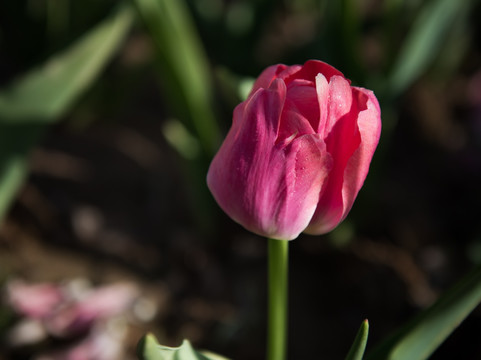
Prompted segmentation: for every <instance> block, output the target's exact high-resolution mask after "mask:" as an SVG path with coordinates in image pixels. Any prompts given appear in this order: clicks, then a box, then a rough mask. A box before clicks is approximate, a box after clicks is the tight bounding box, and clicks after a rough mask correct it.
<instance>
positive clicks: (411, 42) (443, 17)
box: [388, 0, 470, 95]
mask: <svg viewBox="0 0 481 360" xmlns="http://www.w3.org/2000/svg"><path fill="white" fill-rule="evenodd" d="M469 6H470V1H452V0H432V1H430V2H427V3H426V4H425V5H424V6H423V7H422V8H421V11H420V12H419V14H418V16H417V18H416V20H415V22H414V24H413V26H412V27H411V29H410V31H409V33H408V35H407V37H406V39H405V41H404V44H403V45H402V47H401V50H400V52H399V54H398V56H397V60H396V61H395V62H394V65H393V67H392V73H391V75H390V77H389V80H388V81H389V90H390V92H391V93H392V94H393V95H397V94H399V93H400V92H402V91H404V90H405V89H406V88H407V87H408V86H409V85H411V84H412V83H413V81H415V80H416V79H417V78H418V77H419V76H420V75H421V74H422V73H423V72H424V71H425V70H426V68H427V67H428V66H429V65H430V64H431V63H432V61H433V60H434V59H435V58H436V57H437V56H438V54H439V52H440V50H441V48H442V47H443V45H444V39H445V37H446V35H447V34H448V32H449V31H450V29H451V27H452V25H453V23H454V22H455V20H456V19H458V18H459V17H460V15H462V14H463V13H465V11H464V9H465V7H469Z"/></svg>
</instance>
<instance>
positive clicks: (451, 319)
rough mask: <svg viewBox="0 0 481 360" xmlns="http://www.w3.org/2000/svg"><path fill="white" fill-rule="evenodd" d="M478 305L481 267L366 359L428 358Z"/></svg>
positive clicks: (417, 359)
mask: <svg viewBox="0 0 481 360" xmlns="http://www.w3.org/2000/svg"><path fill="white" fill-rule="evenodd" d="M480 302H481V265H480V266H478V267H477V268H476V269H474V270H473V271H472V272H471V273H470V274H469V275H467V276H466V277H465V278H464V279H462V280H461V281H460V282H459V283H458V284H457V285H455V286H454V287H453V288H452V289H451V290H449V291H448V292H446V293H445V294H444V295H443V296H442V297H441V298H439V299H438V301H436V303H434V305H432V306H431V307H429V308H428V309H426V310H424V311H423V312H421V313H420V314H419V315H418V316H417V317H415V318H414V319H413V320H412V321H410V322H408V323H407V324H406V325H405V326H404V327H403V328H401V329H400V330H399V331H398V332H397V333H395V334H394V335H393V336H391V337H390V338H388V339H387V340H386V341H385V342H383V343H382V344H381V345H379V346H378V347H377V348H376V349H375V350H374V351H373V352H372V353H370V354H368V355H369V356H368V357H367V359H368V360H384V359H389V360H423V359H427V358H428V357H429V356H430V355H431V354H432V353H433V352H434V351H435V350H436V349H437V348H438V347H439V345H441V343H442V342H443V341H444V340H445V339H446V338H447V337H448V336H449V335H450V334H451V333H452V332H453V331H454V330H455V329H456V328H457V327H458V326H459V324H460V323H461V322H462V321H463V320H464V319H465V318H466V317H467V316H468V315H469V313H470V312H471V311H472V310H473V309H474V308H475V307H476V306H477V305H478V304H479V303H480Z"/></svg>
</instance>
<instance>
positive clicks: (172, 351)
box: [137, 334, 227, 360]
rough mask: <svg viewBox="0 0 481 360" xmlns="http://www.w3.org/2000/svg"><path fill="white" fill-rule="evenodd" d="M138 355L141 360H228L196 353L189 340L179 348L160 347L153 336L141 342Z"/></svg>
mask: <svg viewBox="0 0 481 360" xmlns="http://www.w3.org/2000/svg"><path fill="white" fill-rule="evenodd" d="M137 355H138V357H139V359H140V360H227V358H225V357H222V356H220V355H216V354H212V353H207V352H206V353H202V352H198V351H195V350H194V349H193V348H192V346H191V345H190V342H189V341H188V340H184V342H183V343H182V345H181V346H179V347H168V346H163V345H159V343H158V342H157V339H156V338H155V337H154V335H152V334H147V335H146V336H144V337H143V338H142V339H141V340H140V342H139V344H138V346H137Z"/></svg>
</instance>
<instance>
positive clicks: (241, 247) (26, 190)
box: [0, 0, 481, 360]
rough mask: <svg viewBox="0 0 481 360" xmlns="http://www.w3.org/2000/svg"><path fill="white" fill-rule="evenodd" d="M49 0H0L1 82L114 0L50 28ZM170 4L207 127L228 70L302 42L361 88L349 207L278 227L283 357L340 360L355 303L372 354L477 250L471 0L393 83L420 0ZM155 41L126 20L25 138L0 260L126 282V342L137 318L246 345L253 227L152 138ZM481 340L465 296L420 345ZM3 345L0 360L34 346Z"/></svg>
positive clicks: (203, 162)
mask: <svg viewBox="0 0 481 360" xmlns="http://www.w3.org/2000/svg"><path fill="white" fill-rule="evenodd" d="M47 3H48V1H43V2H40V1H39V2H38V3H35V2H34V1H3V2H2V3H0V87H5V86H6V85H7V84H9V83H10V81H12V80H13V79H15V78H17V77H19V76H21V75H22V74H24V73H25V72H26V71H27V70H28V69H30V68H31V67H33V66H35V65H36V64H38V63H40V62H42V61H44V60H45V59H47V58H48V57H49V56H50V55H51V54H53V53H55V52H56V51H59V50H60V49H62V48H64V47H65V46H67V45H68V44H70V43H71V42H73V41H75V39H77V38H78V36H79V35H81V34H82V33H84V32H85V31H87V30H88V29H89V28H91V27H92V26H93V25H94V24H96V23H97V22H99V21H101V20H102V19H103V18H104V17H105V16H106V15H107V14H108V13H109V11H110V10H111V9H112V8H113V7H114V6H115V5H116V4H115V2H114V1H102V2H99V1H75V0H72V1H69V2H68V3H69V7H68V9H67V10H65V11H66V12H67V13H68V21H65V24H63V25H62V23H61V25H58V26H59V27H58V29H60V30H59V31H54V32H49V25H48V24H49V23H48V21H49V18H48V16H46V15H45V14H46V12H45V11H44V8H43V7H42V6H47ZM186 3H187V5H188V11H189V14H190V16H192V18H193V21H194V24H195V31H196V32H197V35H198V36H199V38H200V39H201V44H202V46H203V47H204V49H205V52H206V54H207V58H208V61H209V64H210V65H209V66H210V69H211V74H210V76H211V78H212V79H213V82H214V89H215V96H214V103H213V104H212V107H213V109H214V111H215V114H216V119H217V123H218V126H219V128H220V131H221V133H222V134H225V132H226V131H227V129H228V127H229V126H230V122H231V114H232V109H233V108H234V106H235V105H236V103H237V102H238V101H239V100H240V99H239V98H237V97H236V96H233V95H232V94H231V93H229V92H228V91H225V84H224V82H223V76H222V74H224V73H225V72H228V73H229V74H230V75H232V76H233V77H235V78H239V79H241V78H244V77H252V78H254V77H256V76H257V75H258V74H259V73H260V71H262V69H264V68H265V67H266V66H269V65H271V64H274V63H286V64H294V63H300V64H302V63H304V62H305V61H306V60H307V59H310V58H316V59H321V60H324V61H327V62H329V63H330V64H332V65H333V66H335V67H337V68H338V69H340V70H341V71H342V72H343V73H344V74H345V75H346V77H348V78H350V79H352V81H353V83H354V84H356V85H359V86H365V87H368V88H371V89H373V90H374V92H375V93H376V94H377V95H378V98H379V100H380V103H381V108H382V114H383V116H382V117H383V132H382V134H381V142H380V145H379V148H378V150H377V152H376V154H375V156H374V159H373V162H372V165H371V171H370V173H369V175H368V177H367V180H366V183H365V186H364V188H363V189H362V191H361V193H360V194H359V197H358V200H357V201H356V203H355V205H354V208H353V209H352V211H351V213H350V215H349V216H348V218H347V220H346V221H345V222H343V223H342V224H341V225H340V226H339V227H338V228H337V229H336V230H334V231H333V232H332V233H330V234H327V235H324V236H307V235H306V236H304V235H301V236H300V238H299V239H297V240H295V241H292V242H291V243H290V250H291V259H290V270H291V271H290V320H289V321H290V327H289V328H290V333H289V357H290V358H291V359H296V360H297V359H309V358H324V359H341V358H343V357H344V356H345V354H346V353H347V351H348V349H349V347H350V344H351V343H352V340H353V338H354V336H355V333H356V331H357V329H358V327H359V325H360V324H361V322H362V320H363V319H365V318H368V319H369V322H370V337H369V343H368V351H369V349H372V348H373V347H374V345H375V344H377V343H379V342H380V341H381V340H382V339H384V338H385V337H386V335H387V334H388V333H390V332H392V331H393V330H395V329H396V328H397V327H399V326H400V325H401V324H403V323H404V322H405V321H406V320H408V319H409V318H410V317H411V316H413V315H414V314H416V313H417V312H418V311H420V310H421V309H423V308H425V307H427V306H428V305H430V304H431V303H432V302H433V301H434V300H435V299H436V298H437V297H438V295H439V294H441V293H442V292H443V291H445V290H446V289H448V288H449V287H450V286H451V285H453V284H454V283H455V282H456V281H457V280H459V279H460V278H461V277H462V276H463V274H465V273H467V272H468V271H469V269H471V268H472V267H473V266H474V264H477V263H479V262H480V261H481V222H480V210H479V205H480V203H481V66H480V65H481V48H480V44H481V41H480V40H481V39H480V35H481V27H480V22H479V21H478V20H479V17H480V16H481V13H480V10H481V8H480V4H479V2H477V1H471V2H463V1H460V3H463V4H466V7H467V10H466V11H465V12H464V13H463V16H460V17H459V19H461V20H462V21H461V20H459V19H458V20H457V22H456V23H453V24H451V23H450V24H449V26H447V29H448V30H447V31H446V32H445V33H444V34H443V36H442V37H441V40H442V41H440V42H439V44H437V45H436V46H434V48H433V49H435V54H433V56H432V58H430V59H429V61H427V62H426V65H425V66H422V67H421V70H420V72H419V74H418V75H417V76H413V80H412V81H410V82H409V83H408V84H406V85H405V86H403V88H402V89H399V90H396V91H395V90H393V89H394V88H395V86H392V84H390V83H389V80H390V79H392V76H391V75H392V74H393V73H395V67H396V66H399V64H398V62H397V60H398V59H399V58H400V57H401V55H402V54H401V53H402V49H403V45H404V44H405V41H406V39H407V38H408V37H409V36H410V34H411V32H412V31H414V30H413V29H416V26H418V28H421V29H422V26H420V25H416V24H418V23H419V22H420V20H419V19H420V18H421V20H422V14H423V12H425V9H426V8H427V7H428V6H430V5H432V4H435V3H436V2H435V1H428V2H417V1H406V2H404V3H403V4H401V5H399V4H398V5H396V6H397V7H396V6H395V5H393V4H396V2H394V1H391V2H390V1H374V0H372V1H367V0H366V1H360V2H354V1H351V2H350V1H344V2H339V3H342V4H344V5H342V6H345V7H344V8H342V6H341V7H338V6H337V5H333V3H332V2H327V1H324V2H323V1H301V0H298V1H269V0H265V1H254V0H252V1H248V0H244V1H241V0H235V1H234V0H232V1H226V0H204V1H194V0H190V1H187V2H186ZM33 8H35V9H36V10H35V9H34V10H32V9H33ZM353 14H354V15H353ZM50 21H51V20H50ZM440 21H441V20H440ZM460 43H462V45H463V46H460V47H455V46H458V45H460ZM426 46H429V44H427V45H426ZM456 49H457V50H456ZM453 52H456V56H455V59H454V60H453V59H452V58H453V56H451V55H453V54H452V53H453ZM154 54H155V49H154V45H153V44H152V40H151V38H150V35H149V33H148V32H147V31H146V30H145V28H144V27H143V25H142V23H141V22H140V21H139V22H136V24H135V26H134V27H133V29H132V30H131V31H130V33H129V36H128V37H127V39H126V41H125V42H124V44H123V46H122V47H121V49H120V50H119V52H118V54H117V56H116V57H115V58H114V60H113V61H112V62H111V63H109V65H108V67H107V68H106V70H105V71H103V73H102V74H101V76H100V77H99V78H98V79H97V81H96V82H95V83H94V84H93V86H92V87H91V88H90V89H89V90H88V91H87V92H86V93H85V94H84V95H83V96H82V97H81V98H80V99H79V100H78V101H77V102H76V103H75V105H74V106H73V107H72V108H71V109H69V111H68V112H67V114H66V115H64V116H62V118H61V119H59V120H60V121H59V122H57V123H56V124H54V125H52V126H50V127H49V128H48V131H46V133H45V134H44V136H42V138H41V141H40V142H39V143H38V144H37V145H36V146H35V147H34V148H33V149H32V151H31V153H30V157H29V168H30V175H29V177H28V179H27V181H26V182H25V183H24V184H23V186H22V187H21V190H20V192H19V194H18V196H17V198H16V200H15V202H14V203H13V204H12V206H11V207H10V211H9V212H8V214H7V216H6V217H5V218H4V219H3V222H2V225H1V227H0V276H1V278H2V279H3V282H6V281H8V279H10V278H16V277H20V278H23V279H25V280H27V281H29V282H34V283H35V282H61V281H65V280H68V279H72V278H79V277H80V278H85V279H88V280H89V281H90V282H92V284H94V285H103V284H108V283H112V282H116V281H123V280H129V281H132V282H134V283H136V284H138V286H140V287H141V289H142V291H143V293H144V294H145V295H146V296H148V297H149V299H151V300H153V301H154V302H155V303H156V304H157V315H156V317H155V318H154V319H152V320H151V321H149V322H147V323H141V324H134V325H132V326H131V328H130V329H129V337H128V339H129V340H128V342H127V343H126V348H127V349H128V352H127V353H126V358H130V357H129V356H131V355H127V354H131V353H132V351H133V350H132V349H133V348H134V346H135V343H136V342H137V340H138V339H139V338H140V336H142V334H144V333H145V332H147V331H152V332H154V333H155V334H156V336H157V337H158V338H159V340H160V341H161V342H162V343H164V344H167V345H178V344H179V343H180V341H181V340H182V339H183V338H189V339H191V341H192V342H193V344H194V345H195V346H196V347H198V348H205V349H209V350H211V351H214V352H217V353H219V354H223V355H225V356H227V357H230V358H234V359H252V360H257V359H263V358H264V348H265V320H266V319H265V317H266V305H265V303H266V275H265V274H266V248H267V243H266V241H265V239H262V238H260V237H258V236H256V235H253V234H250V233H248V232H247V231H245V230H244V229H242V228H241V227H240V226H238V225H236V224H235V223H233V222H232V221H231V220H230V219H229V218H228V217H227V216H226V215H224V214H223V213H221V211H220V210H219V209H218V208H217V206H216V205H215V203H214V202H213V200H212V199H211V198H210V196H209V195H208V193H207V190H206V187H205V184H204V183H203V177H202V174H205V169H206V168H207V165H208V162H209V160H210V159H209V156H211V155H209V154H205V155H203V156H201V157H199V158H198V159H194V161H186V160H185V159H183V158H182V156H181V155H179V153H178V152H176V150H175V149H174V148H173V147H172V146H171V145H170V144H169V142H168V141H167V140H166V138H165V136H164V132H163V130H162V129H164V127H163V126H164V125H165V124H166V123H168V121H169V119H171V118H172V117H176V113H175V110H172V109H171V108H170V103H171V101H172V100H171V98H170V97H169V88H168V86H166V84H165V82H163V77H162V76H161V75H160V76H159V72H158V71H157V70H158V67H159V63H158V62H157V58H156V56H155V55H154ZM160 67H161V71H160V74H162V71H164V72H165V71H167V72H168V71H169V69H168V67H164V68H162V64H161V65H160ZM406 76H408V75H406ZM390 86H391V87H390ZM193 136H194V137H195V132H193ZM193 173H196V174H197V175H192V174H193ZM198 174H200V176H198ZM204 176H205V175H204ZM193 179H194V180H195V179H198V180H195V181H197V185H193V184H194V183H195V181H192V180H193ZM199 194H201V195H199ZM199 198H200V199H206V200H202V201H200V202H199V201H197V200H196V199H199ZM2 314H3V317H2V319H3V320H2V321H1V323H0V334H1V333H3V334H7V333H8V330H9V329H10V327H11V326H13V324H14V323H15V321H16V320H17V318H16V317H15V316H14V315H11V314H10V310H9V309H8V306H7V305H4V308H3V309H2ZM5 314H9V315H5ZM480 337H481V313H480V311H479V309H477V310H475V311H474V312H473V313H472V315H471V316H470V317H469V318H468V319H467V320H466V321H465V322H464V323H463V324H462V326H461V327H460V328H459V329H458V330H456V331H455V332H454V333H453V335H452V336H451V337H450V338H449V339H448V340H447V341H446V342H445V343H444V344H443V345H442V346H441V348H440V349H439V350H438V351H437V352H436V353H435V354H434V355H433V356H432V359H437V360H442V359H452V358H453V357H454V356H456V357H457V358H459V359H479V358H481V342H480ZM2 343H3V346H4V348H5V352H4V353H5V355H3V356H4V358H5V359H10V358H12V359H17V358H28V357H29V356H30V354H31V353H35V351H36V348H35V347H32V348H29V349H27V350H22V351H18V349H13V350H12V349H11V348H10V347H9V346H8V342H6V341H3V342H2ZM49 346H53V347H55V346H56V343H55V342H53V343H52V344H50V345H49ZM319 354H320V355H319ZM321 355H322V356H321ZM0 359H2V355H0Z"/></svg>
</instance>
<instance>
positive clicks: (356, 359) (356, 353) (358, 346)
mask: <svg viewBox="0 0 481 360" xmlns="http://www.w3.org/2000/svg"><path fill="white" fill-rule="evenodd" d="M368 335H369V322H368V321H367V320H364V321H363V322H362V324H361V327H360V328H359V331H358V332H357V335H356V338H355V339H354V343H353V344H352V346H351V349H350V350H349V353H348V354H347V356H346V360H362V358H363V356H364V351H365V350H366V345H367V337H368Z"/></svg>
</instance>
